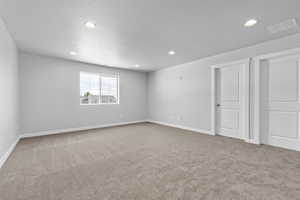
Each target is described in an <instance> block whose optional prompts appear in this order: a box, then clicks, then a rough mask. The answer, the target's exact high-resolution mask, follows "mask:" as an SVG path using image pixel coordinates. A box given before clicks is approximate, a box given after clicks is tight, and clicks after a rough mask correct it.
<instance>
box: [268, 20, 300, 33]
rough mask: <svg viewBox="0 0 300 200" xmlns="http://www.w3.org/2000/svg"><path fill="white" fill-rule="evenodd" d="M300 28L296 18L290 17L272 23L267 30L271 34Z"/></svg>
mask: <svg viewBox="0 0 300 200" xmlns="http://www.w3.org/2000/svg"><path fill="white" fill-rule="evenodd" d="M298 28H299V26H298V24H297V20H296V19H288V20H285V21H283V22H280V23H279V24H274V25H270V26H268V27H267V30H268V31H269V32H270V33H271V34H275V33H280V32H285V31H289V30H297V29H298Z"/></svg>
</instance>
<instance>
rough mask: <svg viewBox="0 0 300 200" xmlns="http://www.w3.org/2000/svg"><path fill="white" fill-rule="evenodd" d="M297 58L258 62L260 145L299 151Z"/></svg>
mask: <svg viewBox="0 0 300 200" xmlns="http://www.w3.org/2000/svg"><path fill="white" fill-rule="evenodd" d="M299 58H300V56H299V55H296V56H284V57H277V58H273V59H266V60H264V61H263V62H262V64H261V67H262V69H261V70H262V71H261V72H262V109H263V115H262V116H263V126H262V134H263V135H262V142H263V143H264V144H270V145H274V146H279V147H283V148H288V149H295V150H300V140H299V138H300V137H299V111H300V102H299Z"/></svg>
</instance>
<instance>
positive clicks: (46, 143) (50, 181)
mask: <svg viewBox="0 0 300 200" xmlns="http://www.w3.org/2000/svg"><path fill="white" fill-rule="evenodd" d="M0 199H1V200H6V199H9V200H19V199H23V200H48V199H51V200H56V199H67V200H76V199H80V200H88V199H97V200H106V199H112V200H118V199H120V200H134V199H136V200H143V199H153V200H154V199H155V200H157V199H161V200H168V199H170V200H182V199H195V200H198V199H203V200H204V199H211V200H227V199H228V200H229V199H230V200H235V199H241V200H252V199H253V200H254V199H255V200H258V199H264V200H279V199H282V200H289V199H292V200H297V199H300V153H299V152H294V151H288V150H284V149H280V148H274V147H268V146H256V145H252V144H247V143H244V142H242V141H239V140H234V139H229V138H224V137H219V136H208V135H203V134H199V133H193V132H189V131H184V130H180V129H175V128H169V127H164V126H159V125H154V124H150V123H142V124H136V125H129V126H122V127H115V128H106V129H98V130H90V131H82V132H76V133H68V134H61V135H53V136H45V137H37V138H31V139H24V140H21V141H20V143H19V144H18V145H17V148H16V150H15V151H14V152H13V154H12V155H11V157H10V158H9V160H8V162H7V163H6V164H5V165H4V167H3V168H2V169H0Z"/></svg>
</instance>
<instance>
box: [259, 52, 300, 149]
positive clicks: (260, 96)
mask: <svg viewBox="0 0 300 200" xmlns="http://www.w3.org/2000/svg"><path fill="white" fill-rule="evenodd" d="M296 54H300V48H295V49H289V50H285V51H280V52H276V53H270V54H265V55H261V56H256V57H254V58H253V68H254V69H253V75H254V82H253V88H254V102H253V103H254V105H253V109H254V110H253V117H254V118H253V143H255V144H261V143H262V140H261V137H262V130H261V129H262V126H263V124H264V123H265V122H264V121H261V120H263V117H262V110H261V106H262V95H261V87H262V83H261V78H262V77H261V69H260V64H261V62H262V61H263V60H266V59H272V58H276V57H281V56H291V55H296Z"/></svg>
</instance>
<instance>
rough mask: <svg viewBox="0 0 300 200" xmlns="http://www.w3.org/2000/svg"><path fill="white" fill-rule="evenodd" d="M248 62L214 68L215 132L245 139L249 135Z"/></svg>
mask: <svg viewBox="0 0 300 200" xmlns="http://www.w3.org/2000/svg"><path fill="white" fill-rule="evenodd" d="M249 64H250V63H249V60H246V61H242V62H236V63H232V64H227V65H223V66H221V67H217V68H216V72H215V73H216V83H215V84H216V96H215V97H216V99H215V112H216V118H215V120H216V123H215V129H216V130H215V132H216V134H218V135H222V136H226V137H232V138H238V139H247V138H248V135H249Z"/></svg>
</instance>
